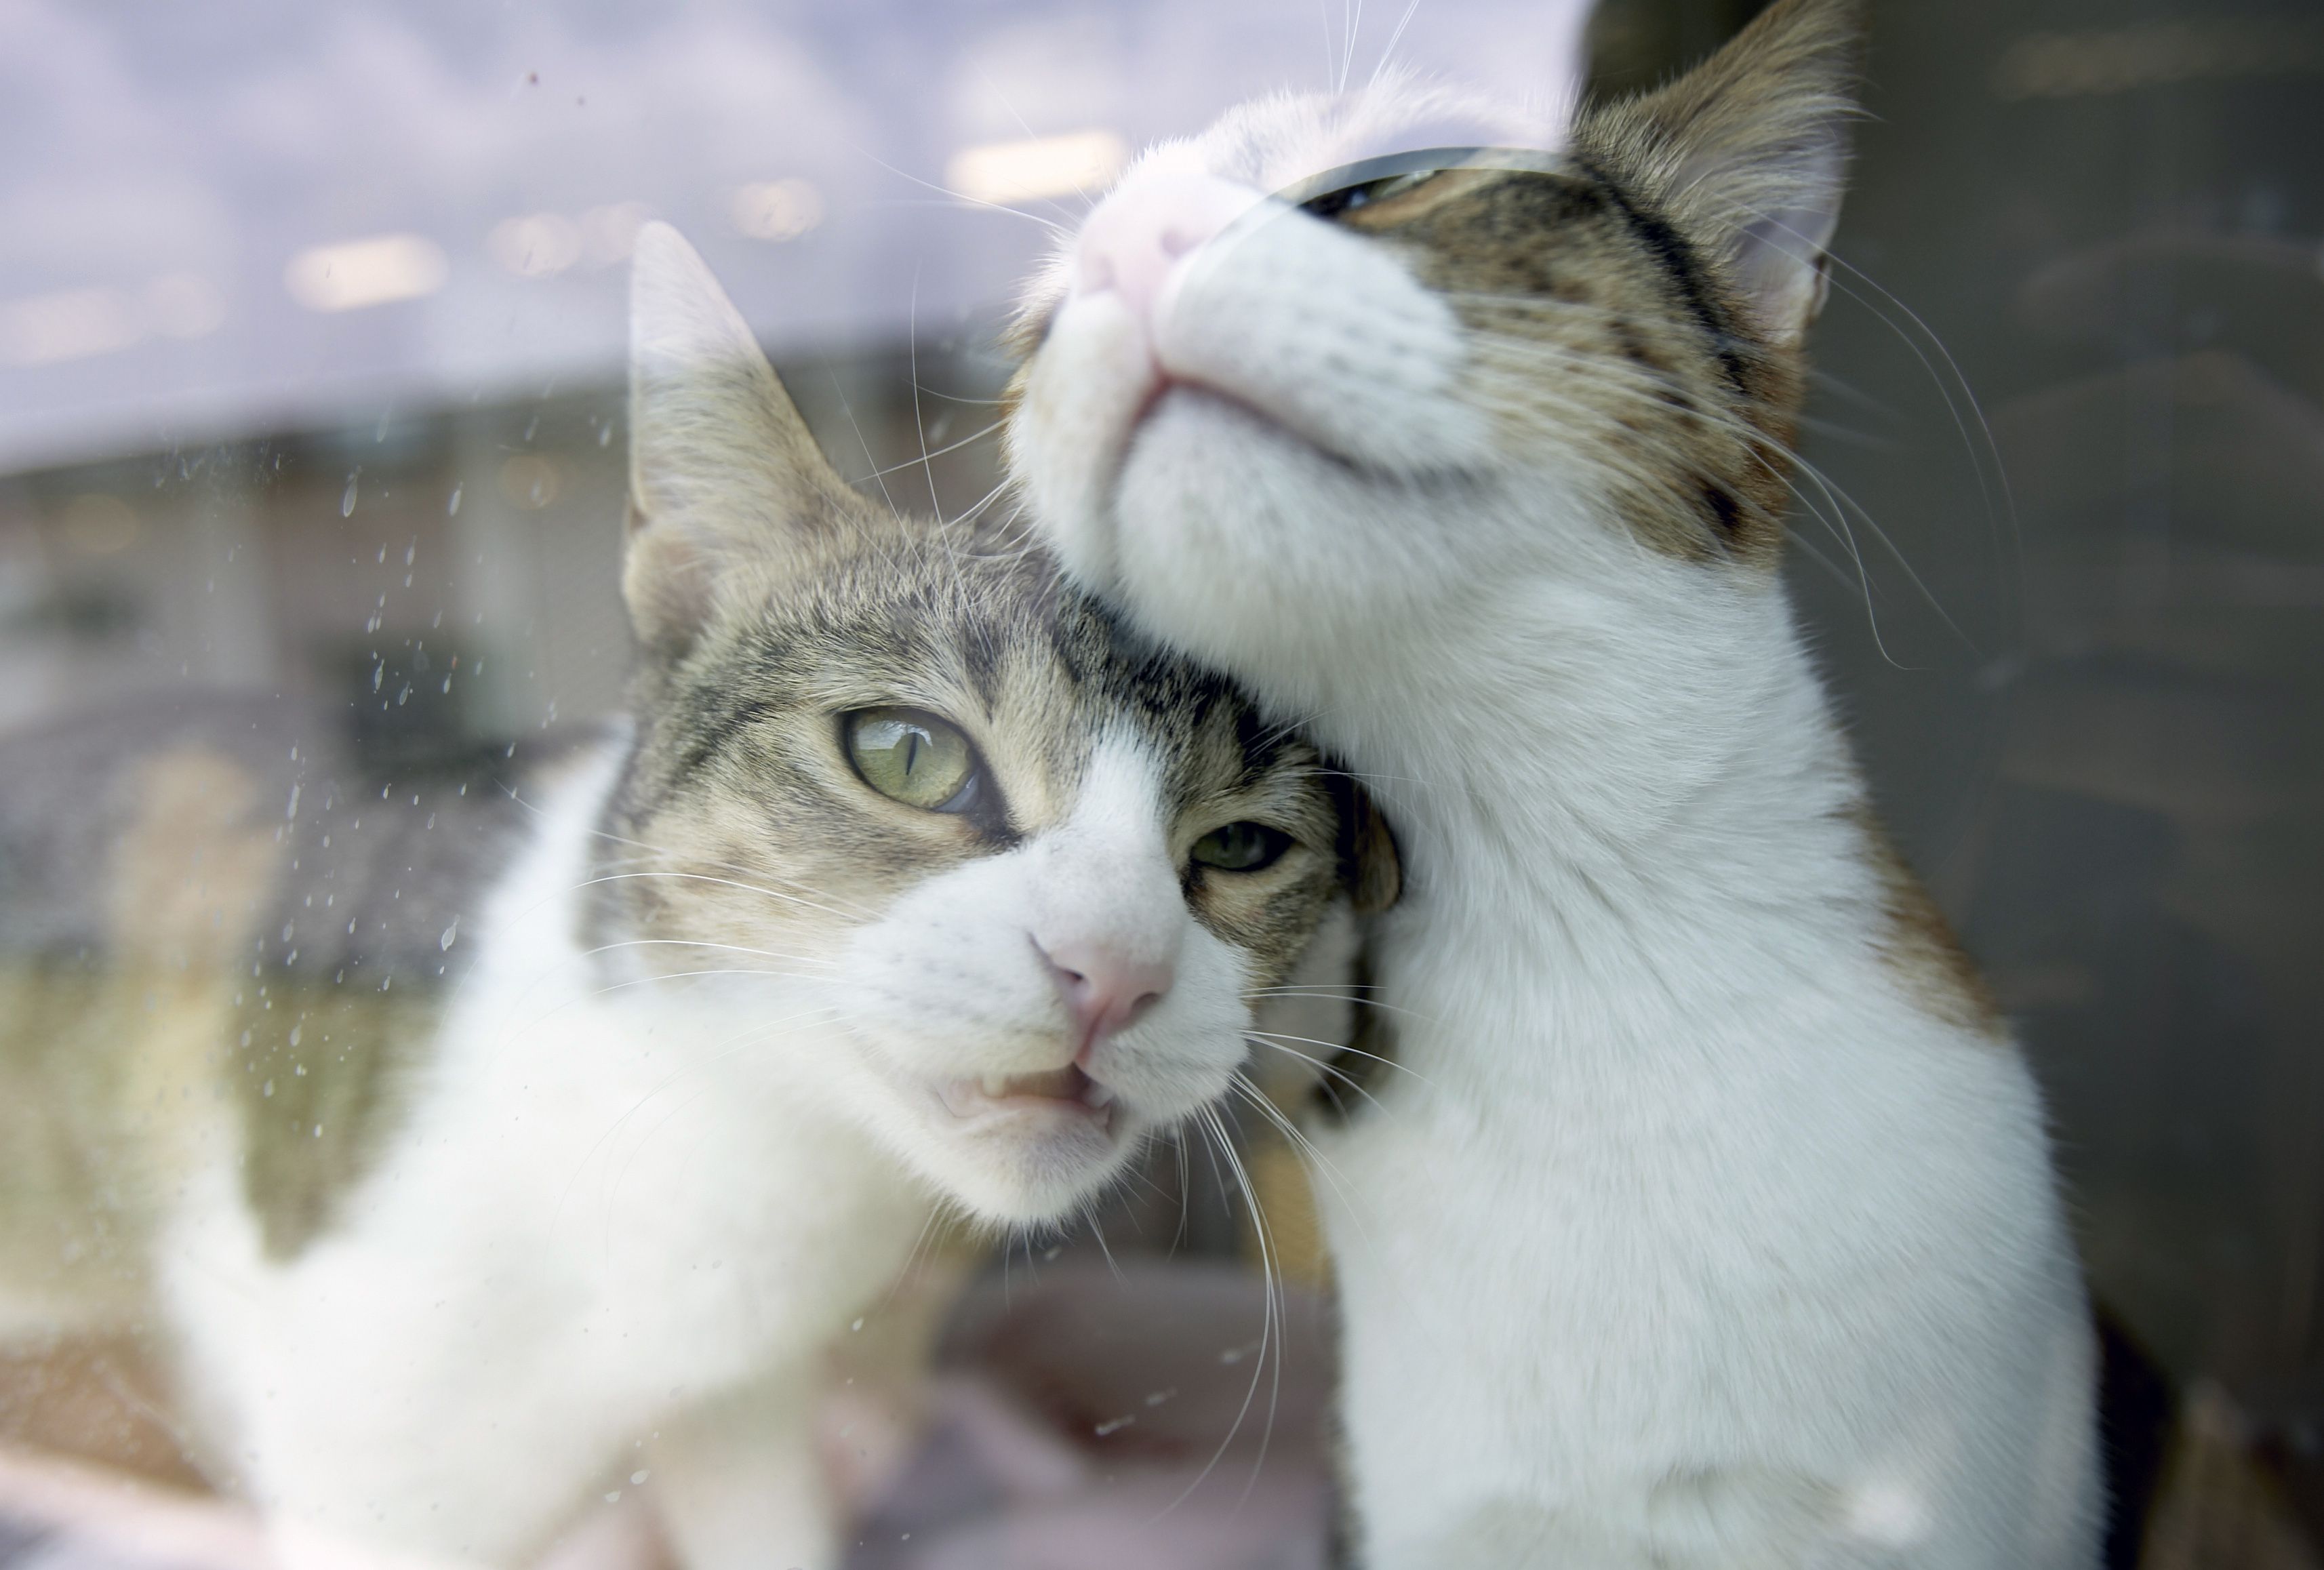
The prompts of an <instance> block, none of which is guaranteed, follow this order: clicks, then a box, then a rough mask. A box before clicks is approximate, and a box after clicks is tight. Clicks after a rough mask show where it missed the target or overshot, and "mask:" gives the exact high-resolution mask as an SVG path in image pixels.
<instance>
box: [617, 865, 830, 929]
mask: <svg viewBox="0 0 2324 1570" xmlns="http://www.w3.org/2000/svg"><path fill="white" fill-rule="evenodd" d="M633 878H676V879H683V880H686V881H688V882H700V883H721V884H724V886H726V887H727V888H730V889H740V890H741V891H743V892H744V893H746V894H763V895H765V896H766V897H767V898H768V899H770V900H780V901H781V902H783V903H785V904H788V905H798V906H803V907H805V908H806V909H807V910H817V911H820V912H822V913H823V914H824V915H825V916H835V917H837V918H839V919H841V920H843V921H851V920H861V919H862V913H860V912H856V911H849V910H835V909H834V908H833V907H831V906H829V905H825V904H821V903H819V902H817V901H816V900H807V899H803V898H801V897H800V896H798V895H797V894H785V893H782V892H780V891H777V890H774V889H768V888H762V887H761V886H760V885H758V884H756V883H745V882H740V881H739V880H737V879H733V878H719V877H713V876H711V875H710V874H709V873H687V872H678V871H667V872H643V873H605V874H604V875H602V876H599V877H595V878H584V879H583V880H582V881H581V882H578V883H576V884H574V885H573V886H574V887H575V888H576V889H586V888H591V887H593V886H595V885H596V884H599V883H618V882H627V881H629V880H631V879H633Z"/></svg>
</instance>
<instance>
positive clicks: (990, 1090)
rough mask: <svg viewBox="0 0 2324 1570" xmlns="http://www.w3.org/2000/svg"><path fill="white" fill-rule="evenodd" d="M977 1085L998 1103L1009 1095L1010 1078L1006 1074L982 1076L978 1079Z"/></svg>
mask: <svg viewBox="0 0 2324 1570" xmlns="http://www.w3.org/2000/svg"><path fill="white" fill-rule="evenodd" d="M976 1085H977V1088H978V1089H979V1090H982V1092H984V1094H987V1095H989V1096H991V1098H992V1099H993V1100H995V1101H998V1100H1000V1099H1001V1097H1002V1096H1004V1095H1007V1094H1009V1076H1007V1075H1005V1074H986V1075H980V1076H978V1077H977V1081H976Z"/></svg>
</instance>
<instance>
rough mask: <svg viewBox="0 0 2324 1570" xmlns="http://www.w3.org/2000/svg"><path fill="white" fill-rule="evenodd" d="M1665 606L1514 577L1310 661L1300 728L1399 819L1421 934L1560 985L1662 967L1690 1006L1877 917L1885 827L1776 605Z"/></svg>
mask: <svg viewBox="0 0 2324 1570" xmlns="http://www.w3.org/2000/svg"><path fill="white" fill-rule="evenodd" d="M1637 611H1638V607H1637V605H1635V604H1623V603H1618V602H1615V601H1611V600H1598V601H1595V602H1593V601H1592V600H1591V597H1590V596H1574V595H1572V594H1571V593H1569V592H1565V591H1563V590H1560V589H1558V588H1556V587H1555V586H1544V585H1542V584H1538V583H1534V584H1528V583H1525V582H1517V583H1512V584H1508V585H1505V586H1496V587H1494V588H1492V589H1490V590H1487V591H1480V598H1479V602H1478V603H1477V605H1474V606H1472V607H1471V608H1470V611H1469V614H1464V615H1462V616H1460V617H1458V618H1450V619H1448V620H1447V621H1445V622H1443V623H1438V624H1436V625H1435V626H1434V627H1431V628H1428V629H1425V636H1422V635H1414V636H1410V637H1397V636H1388V637H1383V638H1380V639H1376V640H1372V641H1369V642H1367V643H1366V644H1365V645H1363V646H1361V647H1356V646H1352V645H1351V647H1348V648H1345V649H1342V650H1340V651H1336V654H1337V657H1336V658H1335V659H1333V660H1331V661H1330V662H1329V663H1328V664H1326V663H1324V662H1320V661H1319V662H1318V664H1317V665H1316V667H1315V668H1314V689H1313V691H1312V694H1311V696H1310V702H1311V705H1312V707H1311V708H1310V710H1309V712H1311V713H1313V714H1314V716H1316V717H1315V720H1314V726H1315V729H1316V731H1317V733H1318V734H1319V735H1320V736H1321V737H1322V738H1323V740H1324V742H1325V743H1326V744H1327V745H1328V746H1331V747H1333V748H1334V749H1335V750H1336V751H1338V752H1339V753H1340V754H1341V755H1342V756H1343V757H1345V758H1347V759H1348V760H1349V762H1351V763H1352V764H1353V765H1354V766H1355V767H1356V769H1357V770H1358V771H1360V772H1361V773H1363V774H1365V775H1366V776H1367V777H1369V779H1370V780H1371V781H1372V784H1373V789H1374V790H1375V792H1376V793H1377V794H1378V795H1379V796H1380V797H1381V798H1382V799H1384V800H1385V801H1386V803H1387V804H1388V811H1389V813H1390V816H1391V819H1392V821H1393V822H1395V824H1396V826H1397V832H1398V834H1399V836H1401V837H1402V839H1403V841H1404V844H1405V848H1406V860H1407V864H1408V870H1409V873H1410V884H1409V892H1408V900H1409V901H1410V903H1409V906H1408V908H1407V910H1406V913H1405V916H1404V918H1403V919H1406V920H1407V921H1409V922H1410V923H1411V924H1412V926H1413V928H1414V929H1415V930H1417V931H1424V932H1426V933H1429V934H1431V935H1432V936H1431V937H1430V939H1429V940H1430V941H1432V942H1435V943H1443V944H1462V943H1469V944H1477V945H1482V946H1485V947H1506V946H1508V945H1510V944H1513V943H1514V944H1521V945H1522V946H1523V947H1524V949H1525V951H1526V954H1527V956H1528V962H1527V965H1526V969H1527V971H1528V972H1529V973H1530V974H1538V975H1541V976H1543V977H1544V978H1545V985H1547V986H1549V987H1550V988H1551V989H1552V990H1553V991H1554V992H1558V993H1563V994H1568V995H1571V994H1572V993H1575V992H1576V991H1577V990H1579V991H1584V992H1586V991H1590V990H1592V984H1593V982H1594V983H1595V984H1597V985H1596V988H1595V990H1598V991H1613V990H1622V991H1625V992H1630V991H1635V990H1637V986H1638V983H1639V981H1640V978H1641V976H1642V975H1646V974H1651V976H1652V979H1653V980H1654V983H1655V986H1654V989H1653V990H1655V991H1658V992H1661V993H1665V995H1672V996H1683V997H1687V998H1690V999H1692V1002H1693V1003H1694V1004H1696V1005H1699V1004H1700V1003H1701V1002H1702V1001H1703V1000H1704V998H1705V997H1706V996H1708V995H1712V994H1717V993H1721V992H1724V993H1729V994H1731V993H1734V992H1735V991H1737V990H1738V989H1748V988H1749V987H1752V986H1754V985H1756V984H1757V982H1756V980H1755V973H1756V974H1757V975H1764V974H1766V970H1767V968H1768V967H1771V966H1776V965H1799V964H1800V963H1801V962H1802V951H1803V948H1805V949H1810V950H1812V948H1813V947H1815V946H1817V945H1821V944H1829V943H1832V942H1839V941H1846V932H1845V927H1844V921H1843V923H1842V924H1841V925H1837V926H1836V925H1835V915H1836V914H1837V913H1852V914H1849V915H1848V916H1847V917H1846V919H1853V920H1856V921H1857V922H1858V931H1859V932H1860V930H1861V922H1862V921H1865V920H1871V919H1877V908H1876V909H1872V910H1866V905H1867V899H1869V900H1872V901H1873V903H1874V905H1875V906H1876V907H1877V882H1878V879H1877V873H1876V872H1875V871H1874V869H1873V868H1872V865H1871V858H1872V856H1873V854H1874V848H1873V840H1872V836H1873V834H1874V833H1875V832H1876V831H1874V830H1873V829H1872V828H1871V827H1870V824H1869V821H1868V819H1867V817H1866V816H1865V813H1864V808H1863V803H1862V788H1861V784H1860V780H1859V778H1858V774H1857V771H1856V769H1855V766H1854V763H1853V761H1852V760H1851V758H1850V756H1849V751H1848V748H1847V745H1846V743H1845V741H1844V739H1843V738H1842V736H1841V735H1840V730H1839V727H1838V725H1837V724H1836V722H1835V720H1834V719H1833V717H1832V715H1831V707H1830V704H1829V702H1828V700H1827V698H1826V697H1825V695H1824V693H1823V691H1822V689H1821V685H1820V684H1819V682H1818V681H1817V679H1816V677H1815V675H1814V672H1813V670H1812V668H1811V665H1810V662H1809V660H1808V659H1807V656H1806V654H1805V651H1803V648H1802V646H1801V644H1800V642H1799V639H1798V637H1797V635H1796V633H1794V628H1793V625H1792V623H1791V619H1790V615H1789V613H1788V610H1787V608H1786V606H1785V605H1784V601H1783V600H1782V598H1781V594H1780V589H1779V588H1778V587H1777V586H1775V585H1774V584H1772V583H1770V584H1766V585H1765V586H1762V587H1761V588H1760V589H1759V590H1758V591H1757V594H1756V596H1753V595H1744V596H1737V595H1734V594H1731V593H1706V594H1705V595H1704V596H1701V602H1700V603H1699V604H1697V605H1692V606H1686V605H1677V606H1674V605H1673V603H1672V602H1671V601H1669V600H1668V599H1664V600H1663V601H1661V602H1660V603H1659V604H1657V605H1656V606H1655V611H1656V612H1657V616H1656V618H1650V619H1643V620H1641V619H1638V618H1637ZM1681 613H1683V614H1681ZM1710 956H1716V957H1715V962H1712V963H1706V959H1707V958H1710ZM1666 983H1667V984H1666ZM1682 1006H1683V1005H1682Z"/></svg>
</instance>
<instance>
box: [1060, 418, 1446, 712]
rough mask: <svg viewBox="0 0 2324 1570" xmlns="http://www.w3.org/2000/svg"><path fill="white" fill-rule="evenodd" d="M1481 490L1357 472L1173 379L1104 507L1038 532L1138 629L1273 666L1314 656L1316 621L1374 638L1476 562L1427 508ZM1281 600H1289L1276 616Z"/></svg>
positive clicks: (1237, 665) (1319, 626)
mask: <svg viewBox="0 0 2324 1570" xmlns="http://www.w3.org/2000/svg"><path fill="white" fill-rule="evenodd" d="M1455 491H1459V492H1461V493H1462V495H1461V497H1460V498H1459V499H1457V500H1456V499H1455V498H1454V497H1453V496H1452V493H1453V492H1455ZM1479 492H1480V482H1477V481H1472V480H1459V479H1446V480H1443V481H1439V482H1434V483H1424V482H1412V481H1397V480H1394V479H1391V478H1388V477H1386V476H1379V475H1376V474H1372V473H1369V472H1367V471H1365V470H1363V469H1360V468H1359V467H1357V466H1354V465H1352V464H1350V463H1348V462H1346V461H1345V460H1343V459H1342V458H1339V457H1334V456H1333V455H1332V454H1330V453H1328V452H1325V451H1324V450H1323V449H1322V448H1318V447H1316V446H1315V445H1314V444H1313V443H1312V442H1310V441H1308V440H1306V439H1305V438H1303V437H1301V436H1300V435H1298V434H1297V433H1296V432H1294V431H1292V430H1291V429H1288V428H1287V427H1286V426H1284V425H1282V424H1279V423H1277V421H1276V420H1272V419H1271V418H1269V417H1268V415H1266V414H1265V413H1263V412H1261V411H1258V410H1255V409H1253V408H1251V407H1250V406H1249V405H1248V404H1245V403H1243V402H1239V401H1237V400H1234V399H1232V398H1228V397H1224V396H1221V395H1219V394H1217V393H1214V392H1210V391H1208V390H1207V389H1204V388H1201V387H1196V386H1185V385H1181V386H1175V387H1172V388H1171V389H1170V390H1169V391H1168V392H1166V393H1165V394H1164V395H1163V396H1162V397H1161V398H1160V399H1159V400H1157V402H1156V403H1155V405H1154V408H1153V410H1152V411H1151V412H1150V413H1149V414H1148V417H1147V419H1146V420H1145V421H1144V422H1143V424H1142V425H1141V426H1140V427H1139V431H1138V433H1137V436H1136V438H1135V439H1134V440H1133V441H1132V442H1131V444H1130V450H1129V453H1128V456H1127V458H1126V460H1125V461H1124V462H1123V464H1122V466H1121V468H1120V474H1119V476H1117V478H1116V481H1115V484H1114V486H1113V490H1112V494H1111V497H1110V499H1109V505H1108V507H1107V508H1106V511H1105V513H1104V515H1103V517H1102V520H1092V521H1088V522H1084V523H1083V524H1081V525H1080V526H1079V527H1078V528H1076V529H1074V530H1070V531H1069V530H1065V529H1057V528H1055V527H1054V526H1053V527H1052V537H1053V538H1054V539H1056V541H1057V544H1058V547H1059V553H1060V555H1061V556H1063V557H1064V558H1065V562H1066V566H1067V568H1068V569H1069V570H1072V571H1074V573H1075V574H1076V575H1077V576H1081V577H1084V581H1087V582H1089V583H1090V584H1091V586H1093V587H1094V588H1096V589H1097V590H1099V591H1100V592H1102V593H1105V594H1108V595H1110V596H1114V597H1115V598H1117V599H1118V600H1119V601H1120V603H1122V604H1123V605H1125V606H1126V607H1127V608H1129V609H1130V612H1131V614H1133V616H1134V617H1135V618H1136V619H1137V620H1138V621H1139V623H1142V624H1143V625H1144V626H1145V628H1146V630H1147V631H1148V632H1149V633H1153V634H1155V635H1157V636H1158V637H1161V638H1163V639H1164V640H1166V641H1167V642H1173V643H1176V644H1178V645H1180V646H1182V647H1184V648H1186V649H1187V650H1189V651H1192V652H1194V653H1195V654H1196V655H1198V656H1201V657H1203V658H1204V659H1208V660H1213V661H1216V662H1219V663H1222V664H1224V665H1227V666H1228V667H1229V668H1231V669H1235V670H1242V671H1246V672H1247V671H1248V670H1250V662H1251V661H1252V660H1263V661H1265V663H1266V664H1267V665H1268V668H1269V669H1270V670H1274V669H1276V668H1277V667H1278V666H1280V665H1282V664H1284V663H1285V662H1286V661H1287V662H1288V663H1289V665H1291V666H1294V667H1296V666H1299V665H1303V664H1305V662H1306V661H1307V660H1310V659H1312V658H1313V657H1314V654H1315V653H1316V651H1317V649H1318V643H1317V634H1318V632H1319V631H1321V630H1328V629H1333V628H1337V629H1340V630H1342V631H1344V632H1347V633H1352V634H1354V635H1359V636H1366V637H1376V636H1378V635H1379V633H1381V632H1382V631H1384V630H1386V629H1390V628H1394V627H1397V626H1399V625H1403V624H1406V623H1409V622H1410V621H1411V620H1412V619H1413V618H1415V617H1425V616H1426V615H1427V614H1428V613H1429V610H1430V608H1431V606H1432V605H1434V604H1436V603H1440V602H1441V601H1442V600H1443V598H1444V597H1446V596H1448V595H1450V594H1452V593H1453V592H1456V591H1457V590H1458V589H1459V588H1460V586H1462V584H1463V583H1464V582H1468V581H1471V580H1472V579H1473V578H1474V576H1475V575H1476V573H1477V572H1478V571H1479V570H1480V568H1481V567H1483V566H1484V565H1485V564H1482V563H1480V562H1478V561H1475V560H1473V559H1471V558H1472V557H1473V556H1474V555H1475V554H1476V553H1475V552H1473V551H1471V550H1467V549H1465V548H1464V542H1462V541H1458V540H1446V539H1445V538H1444V536H1443V533H1442V531H1440V530H1438V529H1436V528H1434V527H1432V526H1431V516H1430V515H1431V513H1434V511H1436V510H1438V509H1440V508H1444V507H1450V506H1454V505H1462V506H1465V507H1466V508H1467V509H1468V510H1469V511H1470V513H1471V515H1472V516H1473V514H1474V512H1475V508H1476V497H1477V495H1478V494H1479ZM1074 535H1082V536H1100V537H1102V549H1098V548H1093V547H1092V546H1090V545H1089V544H1088V543H1087V542H1086V541H1085V540H1084V541H1077V540H1074ZM1084 559H1088V560H1090V561H1092V562H1093V563H1095V564H1096V566H1097V570H1095V571H1091V570H1089V568H1085V567H1084ZM1286 603H1294V604H1296V605H1299V606H1300V614H1299V615H1297V616H1287V615H1285V614H1282V611H1283V608H1284V606H1285V605H1286ZM1278 638H1280V639H1282V640H1284V642H1283V644H1282V646H1281V647H1280V648H1273V647H1269V646H1268V645H1270V643H1271V642H1273V641H1274V640H1277V639H1278Z"/></svg>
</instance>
